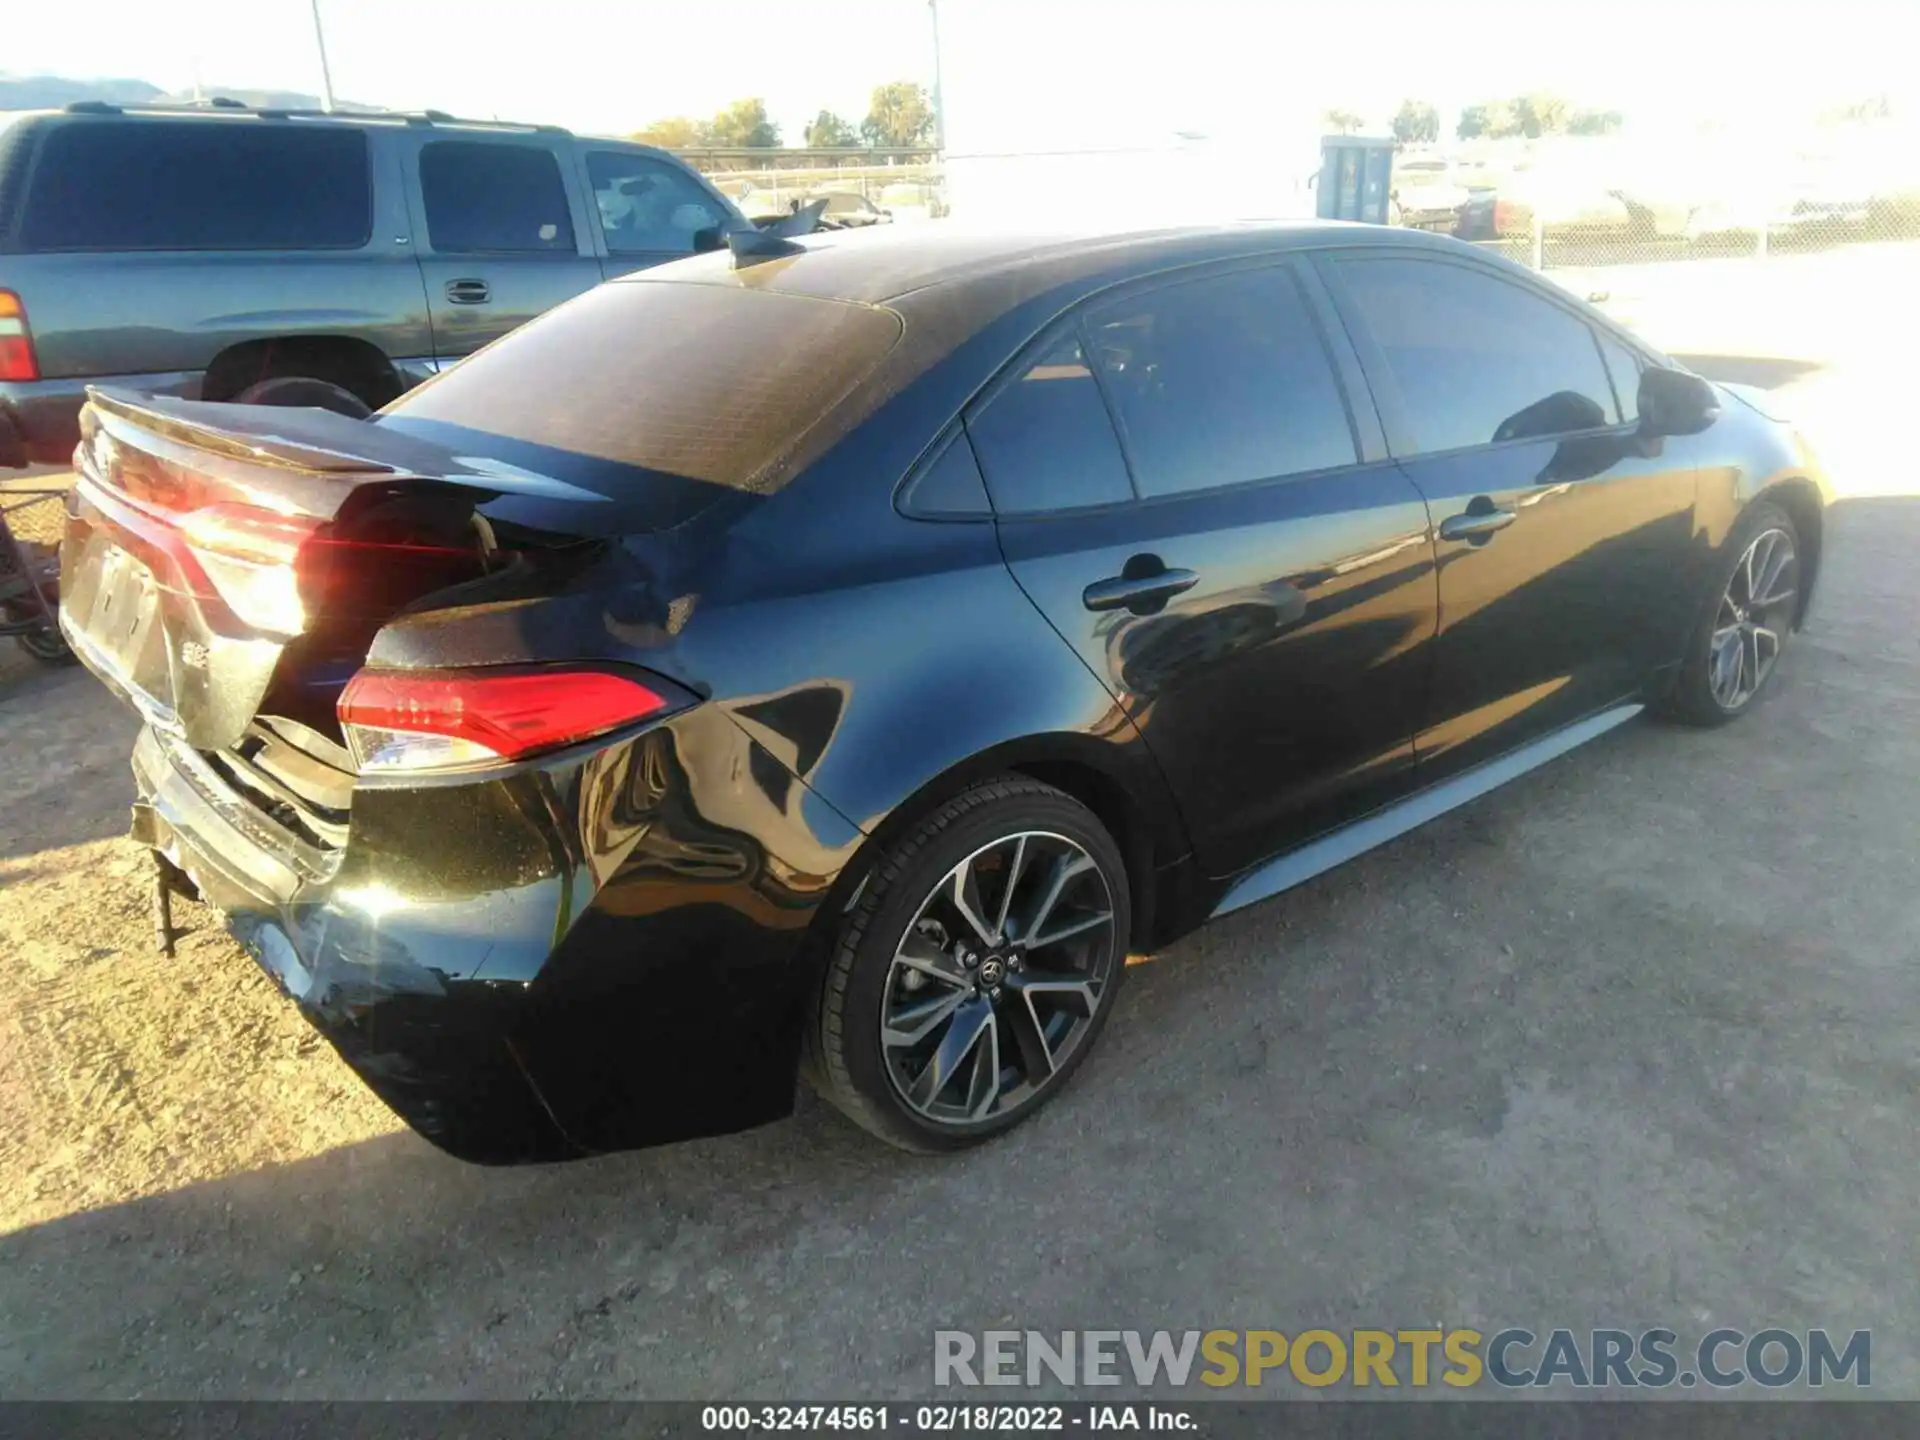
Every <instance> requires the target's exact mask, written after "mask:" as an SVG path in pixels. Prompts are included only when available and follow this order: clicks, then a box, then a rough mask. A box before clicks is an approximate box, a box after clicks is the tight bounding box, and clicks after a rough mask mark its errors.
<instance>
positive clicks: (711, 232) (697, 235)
mask: <svg viewBox="0 0 1920 1440" xmlns="http://www.w3.org/2000/svg"><path fill="white" fill-rule="evenodd" d="M726 248H727V237H726V235H725V234H724V233H722V231H721V229H720V227H719V226H718V225H709V226H707V227H706V229H704V230H696V231H694V232H693V253H694V254H696V255H705V254H706V253H707V252H708V251H709V250H724V249H726Z"/></svg>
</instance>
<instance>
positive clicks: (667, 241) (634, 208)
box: [587, 150, 727, 255]
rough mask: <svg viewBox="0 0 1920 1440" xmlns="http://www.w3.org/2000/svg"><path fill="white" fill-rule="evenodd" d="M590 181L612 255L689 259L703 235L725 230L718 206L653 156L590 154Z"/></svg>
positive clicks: (682, 173)
mask: <svg viewBox="0 0 1920 1440" xmlns="http://www.w3.org/2000/svg"><path fill="white" fill-rule="evenodd" d="M587 177H588V178H589V179H590V180H591V181H592V182H593V198H594V200H595V201H596V202H598V204H599V207H600V224H601V226H602V228H603V230H604V231H605V234H606V237H607V250H608V252H609V253H610V254H614V255H632V254H640V253H649V254H659V253H662V252H664V253H666V254H670V255H691V254H693V252H694V251H695V249H697V248H698V243H697V242H698V237H699V234H700V232H701V231H702V230H714V229H721V228H724V227H725V225H726V222H727V216H726V213H725V212H724V211H723V210H722V209H721V207H720V203H719V201H717V200H715V199H714V198H713V196H711V195H709V194H708V193H707V192H706V190H705V189H703V188H702V187H701V186H700V184H699V183H698V182H697V181H696V180H694V178H693V177H692V176H691V175H689V174H687V173H686V172H685V171H684V170H682V169H680V168H679V167H678V166H675V165H671V164H669V163H668V162H666V161H664V160H656V159H654V158H653V157H652V156H650V155H631V154H627V153H624V152H622V151H619V150H594V151H590V152H589V153H588V155H587Z"/></svg>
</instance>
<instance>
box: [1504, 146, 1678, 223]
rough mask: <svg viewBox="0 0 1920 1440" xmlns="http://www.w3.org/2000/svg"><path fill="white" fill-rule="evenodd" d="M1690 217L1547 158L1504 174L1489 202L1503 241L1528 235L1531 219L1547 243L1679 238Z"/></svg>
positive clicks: (1671, 204)
mask: <svg viewBox="0 0 1920 1440" xmlns="http://www.w3.org/2000/svg"><path fill="white" fill-rule="evenodd" d="M1691 213H1692V207H1691V206H1689V205H1685V204H1682V203H1678V202H1676V201H1673V200H1670V199H1667V198H1665V197H1659V198H1655V197H1653V196H1650V195H1646V194H1636V193H1634V192H1633V191H1631V190H1630V189H1628V188H1626V187H1623V186H1622V185H1620V184H1619V183H1617V182H1616V180H1615V179H1614V178H1613V177H1611V176H1607V175H1605V174H1602V173H1598V172H1595V171H1592V170H1588V169H1584V168H1581V167H1578V166H1574V165H1556V164H1554V163H1553V162H1552V161H1551V160H1548V161H1543V162H1541V163H1539V164H1538V165H1534V164H1528V165H1524V166H1518V167H1515V168H1513V169H1510V170H1508V171H1506V172H1505V173H1504V174H1503V175H1502V176H1501V178H1500V179H1499V181H1498V183H1497V189H1496V190H1495V192H1494V198H1493V219H1494V231H1495V234H1496V235H1497V236H1498V238H1500V239H1503V240H1505V239H1523V238H1525V237H1527V236H1529V235H1531V234H1532V233H1533V230H1534V226H1535V223H1536V221H1537V222H1538V224H1539V228H1540V230H1541V233H1542V235H1543V236H1544V237H1545V238H1546V239H1548V240H1559V241H1567V240H1582V239H1602V238H1605V239H1633V240H1655V239H1679V238H1681V237H1683V236H1685V235H1686V234H1687V223H1688V218H1689V216H1690V215H1691Z"/></svg>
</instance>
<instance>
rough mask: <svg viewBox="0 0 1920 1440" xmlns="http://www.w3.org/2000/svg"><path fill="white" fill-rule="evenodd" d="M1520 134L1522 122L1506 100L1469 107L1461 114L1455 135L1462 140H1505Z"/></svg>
mask: <svg viewBox="0 0 1920 1440" xmlns="http://www.w3.org/2000/svg"><path fill="white" fill-rule="evenodd" d="M1519 133H1520V121H1519V119H1518V118H1517V117H1516V116H1515V115H1514V113H1513V106H1512V105H1510V104H1508V103H1507V102H1506V101H1505V100H1489V101H1487V102H1486V103H1485V104H1484V105H1469V106H1467V107H1466V108H1465V109H1464V110H1462V111H1461V112H1460V123H1459V124H1458V125H1457V126H1455V127H1454V134H1456V135H1458V136H1459V137H1460V138H1461V139H1462V140H1476V139H1487V140H1504V139H1506V138H1507V137H1508V136H1509V135H1518V134H1519Z"/></svg>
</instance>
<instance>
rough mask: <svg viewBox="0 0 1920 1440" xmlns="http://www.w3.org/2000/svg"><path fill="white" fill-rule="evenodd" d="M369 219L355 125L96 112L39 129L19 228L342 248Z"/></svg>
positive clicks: (35, 234) (74, 241)
mask: <svg viewBox="0 0 1920 1440" xmlns="http://www.w3.org/2000/svg"><path fill="white" fill-rule="evenodd" d="M372 227H373V199H372V191H371V184H370V181H369V171H368V164H367V137H366V136H365V135H364V134H363V133H362V132H360V131H358V130H352V129H348V128H346V127H344V126H337V125H303V124H300V123H298V122H292V121H252V120H199V121H194V120H173V121H149V120H143V121H138V122H134V123H127V122H114V121H103V122H97V123H96V122H86V123H72V124H65V125H56V126H54V127H52V128H51V129H50V130H49V131H48V132H47V133H46V136H45V138H44V140H43V141H42V143H41V146H40V152H39V155H38V158H37V159H36V161H35V163H34V166H33V179H32V183H31V185H30V187H29V190H28V194H27V204H26V217H25V223H24V224H23V226H22V234H21V237H20V238H21V243H22V245H23V246H24V248H26V249H29V250H352V249H358V248H359V247H360V246H362V245H365V244H366V243H367V240H368V237H369V235H370V234H371V231H372Z"/></svg>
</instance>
